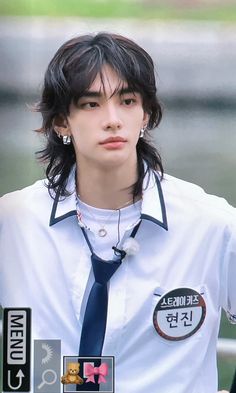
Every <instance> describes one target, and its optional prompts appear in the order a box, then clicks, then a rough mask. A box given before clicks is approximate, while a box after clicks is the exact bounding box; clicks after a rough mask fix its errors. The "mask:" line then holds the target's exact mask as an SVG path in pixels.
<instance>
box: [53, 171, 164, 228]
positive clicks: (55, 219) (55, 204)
mask: <svg viewBox="0 0 236 393" xmlns="http://www.w3.org/2000/svg"><path fill="white" fill-rule="evenodd" d="M154 176H155V180H156V186H157V191H158V195H159V200H160V204H161V212H162V221H160V220H157V219H156V218H155V217H153V216H151V215H148V214H145V213H142V214H141V216H140V218H141V219H142V220H148V221H152V222H153V223H155V224H157V225H159V226H160V227H162V228H164V229H165V230H166V231H168V224H167V216H166V207H165V201H164V196H163V192H162V188H161V183H160V180H159V177H158V175H157V174H156V173H155V172H154ZM70 197H71V196H70ZM59 199H60V190H58V191H57V193H56V196H55V199H54V202H53V206H52V212H51V216H50V221H49V226H52V225H54V224H57V223H58V222H60V221H62V220H64V219H66V218H68V217H71V216H76V215H77V211H76V210H70V211H68V212H67V213H65V214H63V215H61V216H58V217H56V212H57V207H58V203H59Z"/></svg>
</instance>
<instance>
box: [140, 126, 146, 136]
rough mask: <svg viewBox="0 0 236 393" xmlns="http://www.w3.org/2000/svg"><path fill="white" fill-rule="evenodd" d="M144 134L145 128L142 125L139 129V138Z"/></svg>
mask: <svg viewBox="0 0 236 393" xmlns="http://www.w3.org/2000/svg"><path fill="white" fill-rule="evenodd" d="M144 134H145V128H144V127H143V128H141V130H140V134H139V138H143V137H144Z"/></svg>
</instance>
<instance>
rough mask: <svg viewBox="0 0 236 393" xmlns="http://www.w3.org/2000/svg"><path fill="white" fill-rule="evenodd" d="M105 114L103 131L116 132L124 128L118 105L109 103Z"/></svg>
mask: <svg viewBox="0 0 236 393" xmlns="http://www.w3.org/2000/svg"><path fill="white" fill-rule="evenodd" d="M104 113H105V114H104V121H103V129H104V130H105V131H116V130H120V129H121V128H122V120H121V117H120V112H119V108H118V107H117V105H115V104H113V103H111V102H110V103H109V102H108V103H107V105H106V108H105V109H104Z"/></svg>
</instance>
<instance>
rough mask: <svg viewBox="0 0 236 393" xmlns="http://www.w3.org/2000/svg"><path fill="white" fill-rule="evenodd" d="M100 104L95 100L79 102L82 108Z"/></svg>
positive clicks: (94, 106) (91, 107) (90, 107)
mask: <svg viewBox="0 0 236 393" xmlns="http://www.w3.org/2000/svg"><path fill="white" fill-rule="evenodd" d="M97 106H98V103H97V102H95V101H90V102H81V103H80V104H79V107H80V108H82V109H93V108H96V107H97Z"/></svg>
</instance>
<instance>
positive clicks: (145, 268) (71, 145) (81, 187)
mask: <svg viewBox="0 0 236 393" xmlns="http://www.w3.org/2000/svg"><path fill="white" fill-rule="evenodd" d="M37 110H38V111H40V112H41V113H42V117H43V124H42V128H40V130H38V131H39V132H41V133H44V134H45V137H46V141H47V144H46V147H45V149H44V150H43V151H41V159H43V160H45V161H48V166H47V170H46V174H47V181H46V182H45V181H38V182H36V183H35V184H34V185H32V186H30V187H27V188H25V189H23V190H21V191H17V192H14V193H11V194H8V195H6V196H5V197H3V198H2V202H1V255H2V258H1V263H2V267H1V271H2V274H1V283H0V288H1V298H0V302H1V305H2V306H3V307H30V308H31V309H32V338H33V339H60V340H61V345H62V355H70V356H77V355H78V354H80V355H81V356H96V355H97V356H100V355H101V354H102V355H103V356H114V358H115V391H116V392H117V393H150V392H156V391H158V392H159V393H166V392H168V393H171V392H178V393H205V392H207V393H215V392H216V391H217V367H216V342H217V335H218V329H219V322H220V310H221V307H223V308H224V309H225V310H226V312H227V313H228V316H229V319H230V320H231V322H235V321H236V288H235V273H236V220H235V219H236V212H235V209H234V208H233V207H231V206H230V205H229V204H228V203H227V202H226V201H225V200H223V199H220V198H217V197H215V196H210V195H207V194H206V193H205V192H204V191H203V190H202V189H201V188H199V187H198V186H195V185H193V184H190V183H187V182H184V181H181V180H179V179H176V178H173V177H171V176H168V175H163V167H162V163H161V159H160V157H159V155H158V153H157V151H156V149H155V147H154V146H153V145H152V144H151V142H150V137H149V131H150V130H152V129H153V128H154V127H156V126H158V124H159V122H160V120H161V115H162V113H161V107H160V104H159V102H158V99H157V96H156V86H155V76H154V67H153V62H152V59H151V58H150V56H149V55H148V54H147V53H146V52H145V51H144V50H143V49H142V48H140V47H139V46H138V45H137V44H135V43H134V42H132V41H130V40H129V39H127V38H124V37H121V36H118V35H113V34H106V33H100V34H97V35H95V36H92V35H87V36H81V37H77V38H74V39H72V40H70V41H68V42H66V43H65V44H64V45H62V47H61V48H60V49H59V50H58V52H57V53H56V54H55V56H54V58H53V59H52V61H51V62H50V64H49V67H48V69H47V71H46V75H45V82H44V88H43V93H42V98H41V101H40V103H39V104H38V106H37ZM98 265H99V268H98ZM111 266H112V269H113V266H115V268H114V269H113V270H114V271H113V270H112V272H110V270H109V269H110V267H111ZM100 267H101V269H103V270H102V273H101V272H100V271H98V270H99V269H100ZM106 269H108V270H109V273H107V270H106ZM105 276H107V277H106V280H105V278H104V277H105ZM91 310H92V311H91ZM77 389H79V387H78V386H77Z"/></svg>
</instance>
